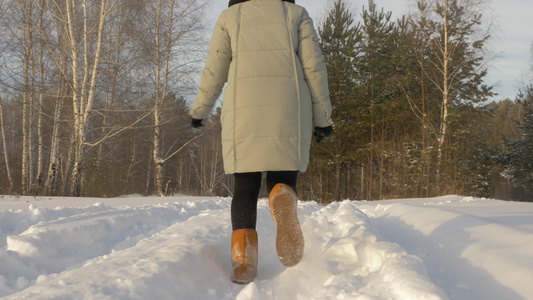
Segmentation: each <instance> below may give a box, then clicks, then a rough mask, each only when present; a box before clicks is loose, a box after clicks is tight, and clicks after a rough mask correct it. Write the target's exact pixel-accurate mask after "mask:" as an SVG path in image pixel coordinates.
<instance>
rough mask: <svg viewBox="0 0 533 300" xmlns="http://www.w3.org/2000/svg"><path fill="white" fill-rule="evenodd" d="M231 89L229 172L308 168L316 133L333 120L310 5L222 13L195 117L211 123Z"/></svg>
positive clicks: (264, 0) (272, 3)
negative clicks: (316, 130) (307, 6)
mask: <svg viewBox="0 0 533 300" xmlns="http://www.w3.org/2000/svg"><path fill="white" fill-rule="evenodd" d="M226 84H227V85H226ZM224 87H225V88H224ZM223 90H224V96H223V101H222V112H221V124H222V151H223V160H224V170H225V172H226V173H227V174H233V173H243V172H258V171H301V172H303V171H305V170H306V169H307V165H308V163H309V150H310V146H311V138H312V131H313V127H328V126H331V125H332V124H333V122H332V120H331V103H330V98H329V91H328V81H327V71H326V65H325V63H324V58H323V56H322V53H321V50H320V47H319V42H318V36H317V33H316V31H315V28H314V26H313V22H312V20H311V18H310V17H309V15H308V13H307V11H306V10H305V9H304V8H303V7H301V6H299V5H296V4H293V3H290V2H286V1H281V0H250V1H247V2H243V3H239V4H236V5H232V6H231V7H229V8H228V9H226V10H224V11H223V12H222V14H221V15H220V17H219V19H218V21H217V23H216V26H215V29H214V32H213V36H212V39H211V44H210V47H209V52H208V56H207V61H206V65H205V68H204V70H203V71H202V74H201V80H200V87H199V91H198V94H197V96H196V99H195V100H194V103H193V106H192V108H191V110H190V112H189V114H190V116H191V117H192V118H195V119H205V118H207V117H208V116H209V114H210V113H211V111H212V110H213V107H214V106H215V104H216V101H217V99H218V97H219V96H220V94H221V93H222V91H223Z"/></svg>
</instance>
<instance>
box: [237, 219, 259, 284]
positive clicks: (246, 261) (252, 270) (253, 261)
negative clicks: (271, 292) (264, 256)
mask: <svg viewBox="0 0 533 300" xmlns="http://www.w3.org/2000/svg"><path fill="white" fill-rule="evenodd" d="M257 252H258V242H257V231H255V230H253V229H238V230H235V231H234V232H233V234H232V235H231V263H232V265H233V272H232V273H231V281H233V282H234V283H239V284H246V283H250V282H252V281H253V280H254V278H255V274H256V273H257Z"/></svg>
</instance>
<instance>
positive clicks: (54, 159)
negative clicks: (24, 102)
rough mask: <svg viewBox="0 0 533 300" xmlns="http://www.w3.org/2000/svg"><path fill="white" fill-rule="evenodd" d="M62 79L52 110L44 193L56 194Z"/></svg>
mask: <svg viewBox="0 0 533 300" xmlns="http://www.w3.org/2000/svg"><path fill="white" fill-rule="evenodd" d="M61 82H62V80H61V81H60V83H59V87H58V92H57V98H56V107H55V112H54V125H53V130H52V138H51V141H50V161H49V164H48V173H47V174H48V175H47V177H46V182H45V184H44V188H45V191H46V194H49V195H56V193H57V191H56V186H57V173H58V172H59V129H60V125H61V115H62V110H63V97H64V95H63V92H62V89H63V88H62V83H61Z"/></svg>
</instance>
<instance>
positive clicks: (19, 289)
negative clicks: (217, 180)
mask: <svg viewBox="0 0 533 300" xmlns="http://www.w3.org/2000/svg"><path fill="white" fill-rule="evenodd" d="M76 201H78V200H76V199H63V198H51V199H49V200H41V201H34V200H32V199H31V198H25V199H20V200H18V201H14V200H9V201H5V200H4V201H0V247H1V248H0V297H3V298H2V299H241V300H244V299H448V298H450V299H528V298H532V297H533V291H532V290H531V289H530V287H529V284H528V283H527V278H533V277H532V275H533V271H532V270H533V266H532V265H531V263H532V261H533V254H532V253H531V251H528V249H533V248H532V246H533V245H532V244H531V243H532V239H531V237H532V235H533V218H532V217H533V206H527V205H526V206H519V207H518V206H517V207H513V206H512V205H513V204H512V203H510V202H502V201H495V200H484V199H476V198H464V197H459V196H449V197H442V198H431V199H418V200H416V199H409V200H407V199H406V200H396V201H384V202H359V201H344V202H338V203H332V204H330V205H328V206H324V207H322V206H319V205H318V204H316V203H314V202H300V203H299V206H298V213H299V218H300V221H301V224H302V229H303V232H304V237H305V241H306V248H305V255H304V257H303V260H302V261H301V263H300V264H299V265H297V266H295V267H292V268H285V267H284V266H283V265H281V263H280V262H279V260H278V258H277V255H276V250H275V225H274V223H273V222H272V219H271V217H270V212H269V209H268V203H267V201H266V200H261V201H260V203H259V207H258V224H257V231H258V235H259V265H258V274H257V277H256V279H255V281H254V282H253V283H251V284H248V285H236V284H233V283H231V281H230V280H229V273H230V269H231V261H230V237H231V226H230V224H231V222H230V215H229V207H230V203H231V200H230V199H227V198H205V197H186V196H176V197H168V198H149V197H133V198H122V199H118V198H117V199H90V198H82V199H80V200H79V202H76ZM95 202H100V203H95ZM76 203H77V204H78V205H76ZM88 203H93V204H91V205H86V204H88ZM503 203H505V206H504V205H503ZM84 205H86V206H84ZM522 205H523V204H522ZM54 207H55V208H54ZM503 208H505V209H503ZM502 209H503V210H502ZM502 211H503V213H502ZM513 217H518V219H513ZM517 220H518V221H517ZM496 221H497V222H496ZM494 237H497V239H494ZM496 258H498V259H497V261H495V259H496ZM504 266H505V267H506V269H502V268H503V267H504ZM502 270H504V271H502ZM500 273H501V274H500Z"/></svg>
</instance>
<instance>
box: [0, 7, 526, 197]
mask: <svg viewBox="0 0 533 300" xmlns="http://www.w3.org/2000/svg"><path fill="white" fill-rule="evenodd" d="M326 2H327V1H325V3H326ZM413 4H414V5H413V7H414V9H412V10H411V12H410V13H409V14H408V15H404V16H403V17H402V18H400V19H396V20H393V19H392V17H391V13H390V12H389V11H387V8H386V7H384V8H381V7H379V6H377V5H376V4H375V3H374V1H373V0H369V1H368V2H365V3H359V2H358V5H360V6H357V7H355V4H349V3H348V2H347V1H345V0H335V1H329V2H328V3H327V5H328V8H327V15H326V16H324V22H316V23H315V25H316V27H317V31H318V33H319V36H320V42H321V47H322V51H323V54H324V57H325V60H326V64H327V66H328V72H329V87H330V94H331V101H332V105H333V117H334V122H335V129H334V133H333V135H332V136H330V137H329V138H327V139H325V140H324V141H322V142H321V143H319V144H317V143H314V142H313V145H312V150H311V151H312V153H311V162H310V165H309V168H308V170H307V172H305V173H303V174H302V175H301V176H300V179H299V184H298V191H299V194H300V198H301V199H303V200H305V199H313V200H317V201H319V202H321V203H328V202H330V201H333V200H342V199H353V200H380V199H391V198H408V197H432V196H439V195H447V194H458V195H468V196H476V197H490V198H497V199H505V200H516V201H533V196H532V195H533V78H529V79H528V80H529V82H525V83H524V86H523V88H522V90H521V92H520V93H519V94H518V95H516V98H515V99H501V100H499V101H497V102H490V101H489V99H492V98H493V97H494V96H495V95H494V93H493V91H492V87H491V86H490V85H488V84H487V83H486V80H485V76H486V75H487V72H488V67H489V65H490V62H491V59H492V58H493V57H494V54H493V53H491V52H490V47H489V45H490V43H491V42H492V41H491V30H492V24H491V23H490V20H489V19H486V18H485V16H484V15H483V7H484V6H486V5H488V3H487V2H486V1H484V0H419V1H417V0H413ZM208 5H209V0H157V1H142V0H127V1H126V0H99V1H88V0H0V16H1V17H0V137H1V139H0V194H16V195H33V196H36V197H37V196H45V195H48V196H91V197H114V196H119V195H125V194H142V195H160V196H163V195H174V194H187V195H205V196H229V195H231V189H232V177H231V176H228V175H225V174H224V170H223V167H222V155H221V143H220V123H219V121H218V111H215V112H214V114H213V115H212V117H211V118H210V120H207V121H206V122H205V123H206V126H204V127H202V128H200V129H193V128H192V127H191V126H190V118H189V116H188V115H187V111H188V107H189V105H190V102H191V100H192V99H193V98H194V94H195V93H196V90H197V85H198V77H199V76H198V74H199V71H200V70H201V68H202V67H203V62H204V59H205V56H206V54H207V47H208V44H209V36H210V32H209V31H208V26H209V24H208V21H209V20H207V19H206V18H205V12H206V9H207V6H208ZM532 55H533V53H532ZM532 68H533V66H532Z"/></svg>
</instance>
